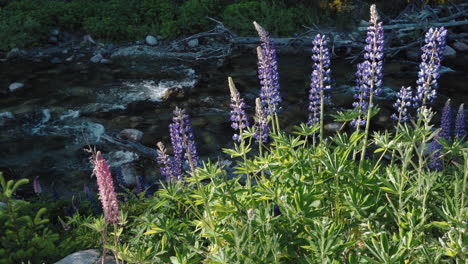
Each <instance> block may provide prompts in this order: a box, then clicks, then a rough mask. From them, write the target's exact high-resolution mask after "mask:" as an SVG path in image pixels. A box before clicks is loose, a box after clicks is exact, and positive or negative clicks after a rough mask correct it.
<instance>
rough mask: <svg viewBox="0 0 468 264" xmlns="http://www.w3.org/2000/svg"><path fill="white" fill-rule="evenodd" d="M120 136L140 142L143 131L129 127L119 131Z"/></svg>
mask: <svg viewBox="0 0 468 264" xmlns="http://www.w3.org/2000/svg"><path fill="white" fill-rule="evenodd" d="M119 138H121V139H124V140H129V141H133V142H140V141H141V139H142V138H143V132H141V131H140V130H138V129H133V128H127V129H124V130H122V131H120V132H119Z"/></svg>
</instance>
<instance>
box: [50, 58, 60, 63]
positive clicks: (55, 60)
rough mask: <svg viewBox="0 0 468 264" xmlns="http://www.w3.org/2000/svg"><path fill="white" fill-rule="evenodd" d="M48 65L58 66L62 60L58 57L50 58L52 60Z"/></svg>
mask: <svg viewBox="0 0 468 264" xmlns="http://www.w3.org/2000/svg"><path fill="white" fill-rule="evenodd" d="M50 63H52V64H59V63H62V60H61V59H60V58H58V57H54V58H52V60H50Z"/></svg>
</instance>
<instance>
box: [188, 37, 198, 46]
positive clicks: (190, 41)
mask: <svg viewBox="0 0 468 264" xmlns="http://www.w3.org/2000/svg"><path fill="white" fill-rule="evenodd" d="M198 44H199V43H198V39H197V38H194V39H191V40H189V42H187V45H188V46H189V47H190V48H196V47H198Z"/></svg>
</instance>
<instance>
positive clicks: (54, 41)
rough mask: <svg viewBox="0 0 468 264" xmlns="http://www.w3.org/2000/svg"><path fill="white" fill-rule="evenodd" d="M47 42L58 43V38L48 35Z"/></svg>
mask: <svg viewBox="0 0 468 264" xmlns="http://www.w3.org/2000/svg"><path fill="white" fill-rule="evenodd" d="M49 43H52V44H56V43H58V38H57V36H50V37H49Z"/></svg>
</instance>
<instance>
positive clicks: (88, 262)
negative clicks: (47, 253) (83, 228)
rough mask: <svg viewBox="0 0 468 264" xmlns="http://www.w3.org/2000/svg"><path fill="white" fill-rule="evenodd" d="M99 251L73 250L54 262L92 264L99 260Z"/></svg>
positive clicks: (58, 263) (59, 263)
mask: <svg viewBox="0 0 468 264" xmlns="http://www.w3.org/2000/svg"><path fill="white" fill-rule="evenodd" d="M99 256H100V253H99V251H97V250H96V249H88V250H83V251H78V252H75V253H73V254H71V255H68V256H66V257H65V258H63V259H61V260H59V261H58V262H56V263H55V264H93V263H96V262H97V261H98V260H99Z"/></svg>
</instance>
